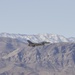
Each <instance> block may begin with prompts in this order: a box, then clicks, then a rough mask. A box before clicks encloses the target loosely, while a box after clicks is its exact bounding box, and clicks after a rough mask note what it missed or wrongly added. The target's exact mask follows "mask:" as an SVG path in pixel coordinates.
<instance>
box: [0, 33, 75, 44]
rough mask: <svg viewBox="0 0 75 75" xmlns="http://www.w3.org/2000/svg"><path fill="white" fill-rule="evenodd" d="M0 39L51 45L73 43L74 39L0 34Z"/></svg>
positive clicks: (49, 35)
mask: <svg viewBox="0 0 75 75" xmlns="http://www.w3.org/2000/svg"><path fill="white" fill-rule="evenodd" d="M0 37H9V38H16V39H19V40H21V41H23V42H26V40H31V41H32V42H42V41H47V42H51V43H59V42H75V38H66V37H64V36H62V35H56V34H37V35H26V34H9V33H0Z"/></svg>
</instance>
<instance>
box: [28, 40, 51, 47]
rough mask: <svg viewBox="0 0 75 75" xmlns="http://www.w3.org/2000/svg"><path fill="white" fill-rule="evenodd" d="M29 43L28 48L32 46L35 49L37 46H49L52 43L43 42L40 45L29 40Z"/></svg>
mask: <svg viewBox="0 0 75 75" xmlns="http://www.w3.org/2000/svg"><path fill="white" fill-rule="evenodd" d="M27 41H28V43H29V44H28V46H32V47H35V46H41V45H45V44H49V43H50V42H45V41H43V42H40V43H33V42H31V41H30V40H27Z"/></svg>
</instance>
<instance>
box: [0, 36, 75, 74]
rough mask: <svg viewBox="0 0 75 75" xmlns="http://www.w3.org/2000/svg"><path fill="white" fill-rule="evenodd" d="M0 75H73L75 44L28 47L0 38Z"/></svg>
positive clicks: (18, 42)
mask: <svg viewBox="0 0 75 75" xmlns="http://www.w3.org/2000/svg"><path fill="white" fill-rule="evenodd" d="M0 75H75V43H70V42H69V43H68V42H67V43H50V44H47V45H45V46H37V47H30V46H28V44H26V43H24V42H21V41H19V40H18V39H11V38H3V37H1V38H0Z"/></svg>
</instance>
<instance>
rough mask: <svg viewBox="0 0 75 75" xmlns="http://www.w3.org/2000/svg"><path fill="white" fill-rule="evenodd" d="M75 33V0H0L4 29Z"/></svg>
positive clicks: (17, 31)
mask: <svg viewBox="0 0 75 75" xmlns="http://www.w3.org/2000/svg"><path fill="white" fill-rule="evenodd" d="M1 32H8V33H20V34H38V33H52V34H59V35H64V36H66V37H71V36H73V37H75V0H0V33H1Z"/></svg>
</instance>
